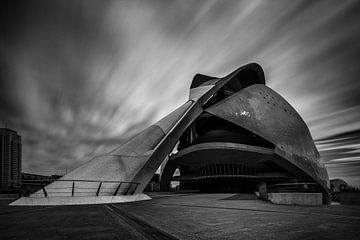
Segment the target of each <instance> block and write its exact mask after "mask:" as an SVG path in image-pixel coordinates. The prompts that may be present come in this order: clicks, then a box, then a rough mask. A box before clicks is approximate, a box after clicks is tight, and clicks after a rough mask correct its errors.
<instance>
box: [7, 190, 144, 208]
mask: <svg viewBox="0 0 360 240" xmlns="http://www.w3.org/2000/svg"><path fill="white" fill-rule="evenodd" d="M150 199H151V198H150V197H149V196H148V195H146V194H143V193H140V194H134V195H121V196H99V197H77V196H73V197H22V198H19V199H17V200H16V201H14V202H12V203H10V205H12V206H50V205H86V204H106V203H122V202H135V201H143V200H150Z"/></svg>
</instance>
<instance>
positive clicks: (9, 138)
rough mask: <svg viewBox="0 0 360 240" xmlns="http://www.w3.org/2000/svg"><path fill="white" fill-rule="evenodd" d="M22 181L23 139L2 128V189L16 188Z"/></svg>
mask: <svg viewBox="0 0 360 240" xmlns="http://www.w3.org/2000/svg"><path fill="white" fill-rule="evenodd" d="M20 181H21V137H20V136H19V135H18V134H17V132H16V131H14V130H11V129H8V128H0V188H2V189H8V188H9V187H12V186H14V187H16V186H18V185H19V183H20Z"/></svg>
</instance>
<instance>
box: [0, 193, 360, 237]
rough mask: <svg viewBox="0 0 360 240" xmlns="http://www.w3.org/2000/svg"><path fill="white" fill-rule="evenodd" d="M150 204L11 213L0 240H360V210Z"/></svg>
mask: <svg viewBox="0 0 360 240" xmlns="http://www.w3.org/2000/svg"><path fill="white" fill-rule="evenodd" d="M152 197H153V199H152V200H149V201H141V202H132V203H123V204H107V205H83V206H52V207H10V206H8V205H7V203H8V202H9V201H2V202H1V208H0V210H1V212H0V215H1V218H0V219H1V220H0V239H49V238H53V239H358V236H359V235H360V227H359V226H360V206H354V205H323V206H285V205H274V204H271V203H269V202H263V201H260V200H255V199H253V196H251V195H249V194H199V193H184V194H171V193H161V194H160V193H157V194H152Z"/></svg>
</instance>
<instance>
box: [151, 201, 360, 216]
mask: <svg viewBox="0 0 360 240" xmlns="http://www.w3.org/2000/svg"><path fill="white" fill-rule="evenodd" d="M153 204H154V205H165V206H181V207H193V208H211V209H226V210H236V211H252V212H268V213H282V214H297V215H305V216H307V215H313V216H321V217H323V216H329V217H337V218H349V219H360V217H358V216H344V215H337V214H328V213H310V212H309V213H307V212H292V211H277V210H265V209H249V208H234V207H219V206H205V205H191V204H171V203H153Z"/></svg>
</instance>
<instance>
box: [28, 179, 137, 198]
mask: <svg viewBox="0 0 360 240" xmlns="http://www.w3.org/2000/svg"><path fill="white" fill-rule="evenodd" d="M27 182H28V183H34V182H38V183H39V187H40V190H42V192H43V194H44V196H45V197H47V196H51V194H52V193H55V194H56V196H59V195H58V194H59V193H60V194H61V193H63V194H66V195H67V196H68V194H70V193H71V196H76V193H79V194H81V196H83V194H87V193H89V194H93V195H94V196H99V195H101V193H106V195H105V196H117V195H118V193H119V191H120V188H121V186H125V187H124V189H123V190H122V191H121V195H133V194H134V193H135V191H136V189H137V187H138V185H139V184H140V183H137V182H126V181H109V180H104V181H99V180H83V179H78V180H70V179H57V180H55V181H54V182H72V185H71V186H68V187H53V188H52V187H45V186H44V182H47V181H43V180H24V181H22V183H27ZM75 183H78V184H75ZM80 183H99V185H98V186H96V187H81V184H80ZM106 183H115V184H116V185H117V186H116V188H115V187H112V188H110V187H104V186H103V185H104V184H106ZM79 185H80V186H79ZM77 186H79V187H77ZM131 188H133V190H132V191H129V190H130V189H131ZM55 189H67V190H69V189H71V192H70V191H56V190H55ZM79 189H82V190H84V189H91V190H96V191H76V190H79ZM114 189H115V191H114ZM51 190H55V191H51ZM102 190H103V191H102Z"/></svg>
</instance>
